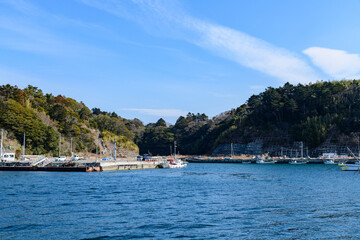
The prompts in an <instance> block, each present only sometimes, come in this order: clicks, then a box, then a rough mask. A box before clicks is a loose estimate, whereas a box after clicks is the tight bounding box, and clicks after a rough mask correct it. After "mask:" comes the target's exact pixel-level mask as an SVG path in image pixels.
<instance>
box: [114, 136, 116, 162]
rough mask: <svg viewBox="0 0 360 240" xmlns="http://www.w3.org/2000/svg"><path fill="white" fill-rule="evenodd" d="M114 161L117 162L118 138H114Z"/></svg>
mask: <svg viewBox="0 0 360 240" xmlns="http://www.w3.org/2000/svg"><path fill="white" fill-rule="evenodd" d="M114 160H115V161H116V138H114Z"/></svg>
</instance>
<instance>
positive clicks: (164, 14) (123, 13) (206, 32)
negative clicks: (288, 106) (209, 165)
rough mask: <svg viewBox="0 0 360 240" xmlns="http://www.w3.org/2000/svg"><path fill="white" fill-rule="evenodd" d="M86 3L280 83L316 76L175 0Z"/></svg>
mask: <svg viewBox="0 0 360 240" xmlns="http://www.w3.org/2000/svg"><path fill="white" fill-rule="evenodd" d="M82 1H83V2H84V3H85V4H88V5H90V6H92V7H96V8H99V9H101V10H105V11H107V12H109V13H111V14H114V15H116V16H119V17H123V18H126V19H128V20H133V21H136V22H138V23H140V24H142V25H143V26H144V27H145V28H147V29H148V28H149V27H150V28H152V32H156V34H159V32H161V31H162V32H163V34H164V35H165V36H167V37H173V38H180V39H184V40H186V41H189V42H191V43H193V44H196V45H197V46H199V47H202V48H205V49H208V50H210V51H212V52H213V53H215V54H217V55H219V56H221V57H224V58H226V59H229V60H232V61H235V62H237V63H239V64H240V65H243V66H245V67H248V68H251V69H254V70H257V71H260V72H263V73H265V74H267V75H270V76H272V77H275V78H278V79H280V80H281V81H282V82H287V81H289V82H292V83H299V82H300V83H308V82H310V81H316V80H318V79H319V77H318V75H317V74H316V73H315V71H314V70H313V69H312V67H310V66H309V65H308V64H307V62H306V61H305V60H304V59H302V58H301V56H298V55H297V54H295V53H293V52H290V51H288V50H286V49H283V48H279V47H276V46H274V45H272V44H270V43H268V42H266V41H263V40H261V39H258V38H255V37H252V36H250V35H248V34H246V33H243V32H240V31H237V30H234V29H231V28H227V27H224V26H220V25H216V24H213V23H210V22H205V21H202V20H200V19H197V18H194V17H192V16H190V15H188V14H187V13H186V12H185V11H184V10H183V9H182V7H181V6H180V5H179V4H178V3H177V2H176V1H156V0H155V1H149V0H133V1H128V2H125V1H116V2H115V1H112V0H107V1H106V0H101V1H99V0H82Z"/></svg>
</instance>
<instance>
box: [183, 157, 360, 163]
mask: <svg viewBox="0 0 360 240" xmlns="http://www.w3.org/2000/svg"><path fill="white" fill-rule="evenodd" d="M268 160H269V161H274V162H275V164H290V163H291V161H294V160H296V161H306V163H307V164H325V163H326V161H327V160H329V159H322V158H306V159H305V158H303V159H300V158H269V159H268ZM333 160H334V162H335V163H350V164H352V163H355V162H357V160H356V159H353V158H347V159H343V158H341V159H340V158H339V159H333ZM186 161H187V162H189V163H240V164H242V163H256V159H249V158H216V157H214V158H211V157H209V158H194V157H190V158H188V159H186Z"/></svg>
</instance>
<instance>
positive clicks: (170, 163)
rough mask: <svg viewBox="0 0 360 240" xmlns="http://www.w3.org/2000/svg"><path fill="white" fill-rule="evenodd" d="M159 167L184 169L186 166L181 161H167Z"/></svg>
mask: <svg viewBox="0 0 360 240" xmlns="http://www.w3.org/2000/svg"><path fill="white" fill-rule="evenodd" d="M160 165H161V167H162V168H184V167H186V166H187V164H186V163H184V162H183V161H182V160H181V159H168V160H167V161H165V162H162V163H161V164H160Z"/></svg>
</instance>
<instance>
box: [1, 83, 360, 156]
mask: <svg viewBox="0 0 360 240" xmlns="http://www.w3.org/2000/svg"><path fill="white" fill-rule="evenodd" d="M359 120H360V81H359V80H353V81H345V80H344V81H332V82H317V83H313V84H308V85H302V84H298V85H296V86H295V85H291V84H289V83H286V84H285V85H284V86H282V87H279V88H272V87H269V88H267V89H266V90H265V91H264V92H262V93H260V94H258V95H253V96H251V97H250V98H249V99H248V100H247V102H246V103H244V104H243V105H241V106H239V107H238V108H236V109H232V110H230V111H227V112H224V113H221V114H219V115H218V116H216V117H214V118H212V119H209V118H208V117H207V116H206V115H205V114H199V113H198V114H193V113H189V114H187V116H181V117H179V118H178V120H177V121H176V123H175V124H174V125H170V126H168V125H167V124H166V123H165V121H164V120H163V119H159V120H158V121H157V122H156V123H150V124H147V125H146V126H144V125H143V123H142V122H141V121H140V120H138V119H134V120H128V119H124V118H122V117H120V116H118V115H117V114H116V113H114V112H113V113H108V112H103V111H101V110H100V109H98V108H94V109H92V110H90V109H89V108H88V107H86V106H85V104H84V103H82V102H80V103H79V102H77V101H76V100H74V99H71V98H66V97H64V96H61V95H59V96H53V95H52V94H44V93H43V92H42V91H41V90H40V89H38V88H36V87H33V86H28V87H27V88H25V89H19V88H17V87H16V86H10V85H4V86H0V127H1V128H4V129H6V131H7V136H8V138H9V139H13V140H14V141H15V142H16V143H17V144H15V145H16V146H15V148H17V150H18V151H20V142H22V139H23V133H24V132H26V134H27V138H26V139H27V140H26V141H27V142H26V143H27V144H26V146H27V152H28V153H29V154H30V153H33V154H40V153H50V154H54V155H56V154H57V150H58V139H59V133H61V134H62V136H63V141H64V144H65V146H66V144H67V145H69V141H70V138H73V142H74V145H75V151H76V152H95V141H96V139H97V136H98V137H99V138H100V140H101V142H102V149H107V150H110V148H111V146H110V145H111V141H112V139H114V138H115V137H116V139H117V141H118V143H119V144H120V145H121V147H122V148H123V150H124V151H123V154H124V155H126V151H132V152H136V151H138V146H139V148H140V153H150V154H153V155H158V154H160V155H167V154H170V152H171V151H172V149H170V146H172V145H173V141H174V140H176V141H177V146H178V151H179V152H180V153H183V154H204V153H211V152H212V151H213V150H214V149H215V148H216V147H217V146H218V145H220V144H224V143H241V144H247V143H251V142H255V141H257V140H261V141H263V142H264V146H270V145H274V146H283V147H287V146H292V145H293V143H294V142H298V141H302V142H304V144H305V146H307V147H308V148H309V149H315V148H317V147H319V146H322V145H324V144H332V145H339V144H342V145H344V144H346V145H349V146H351V145H357V144H358V142H359V137H360V122H359ZM64 151H68V152H69V147H67V148H65V150H64Z"/></svg>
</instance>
